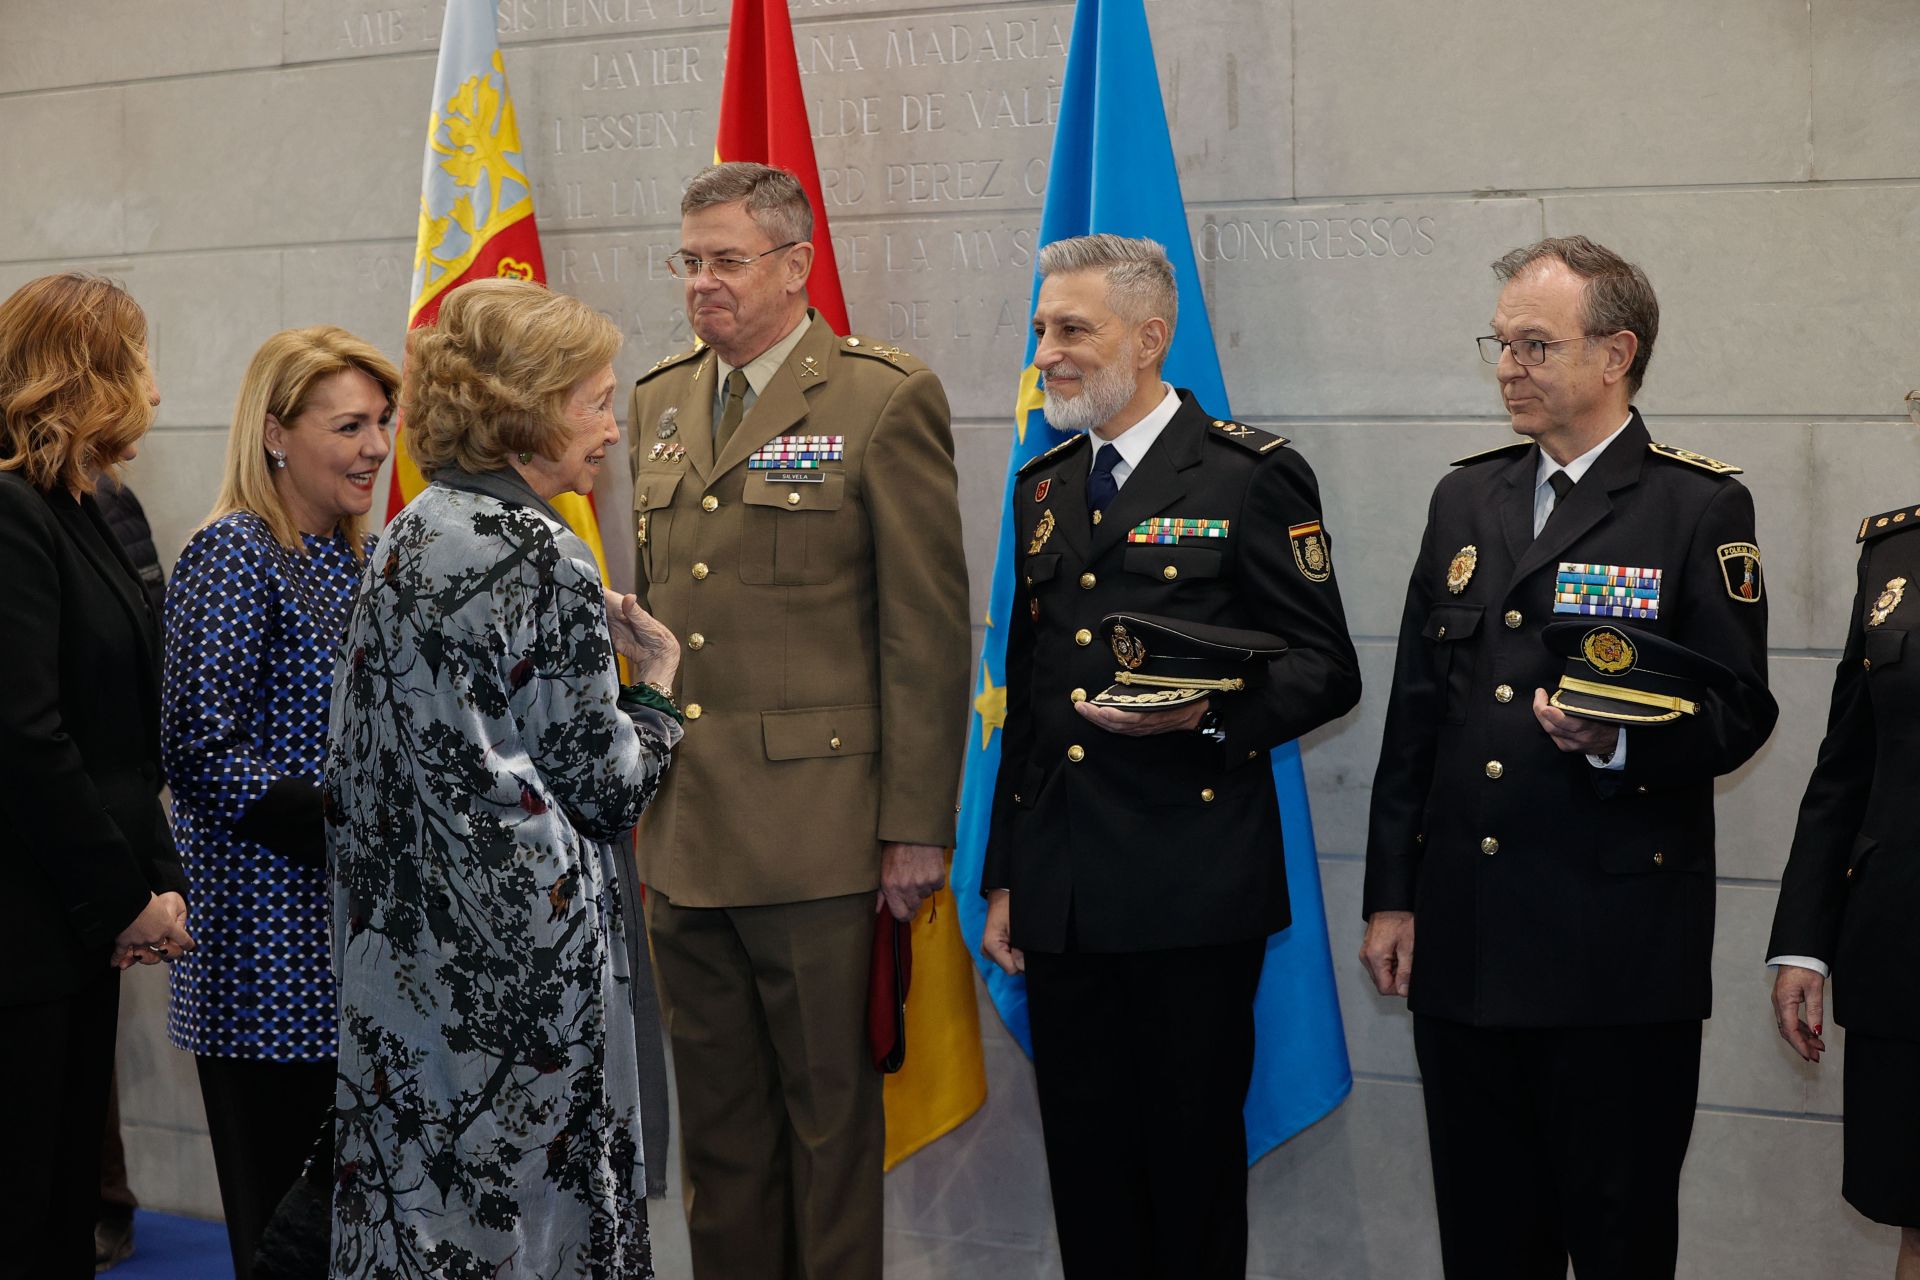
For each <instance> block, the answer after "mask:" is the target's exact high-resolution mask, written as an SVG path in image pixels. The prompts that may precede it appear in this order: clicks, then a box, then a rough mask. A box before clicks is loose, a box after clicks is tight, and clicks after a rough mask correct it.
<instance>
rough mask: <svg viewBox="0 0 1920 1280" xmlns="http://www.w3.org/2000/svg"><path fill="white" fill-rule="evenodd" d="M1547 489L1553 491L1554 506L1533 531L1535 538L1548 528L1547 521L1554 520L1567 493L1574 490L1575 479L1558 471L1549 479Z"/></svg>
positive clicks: (1550, 507)
mask: <svg viewBox="0 0 1920 1280" xmlns="http://www.w3.org/2000/svg"><path fill="white" fill-rule="evenodd" d="M1547 487H1548V488H1549V489H1552V490H1553V505H1552V506H1549V507H1548V508H1547V514H1546V515H1545V516H1543V517H1541V520H1540V525H1539V527H1538V528H1536V529H1535V530H1534V531H1533V536H1534V537H1536V538H1537V537H1539V536H1540V530H1541V529H1544V528H1546V527H1547V521H1548V520H1551V519H1553V513H1554V511H1555V509H1557V508H1558V507H1559V506H1560V504H1561V503H1562V502H1564V501H1565V500H1566V497H1567V492H1568V491H1569V490H1570V489H1572V488H1573V477H1572V476H1570V475H1568V474H1567V473H1566V472H1564V471H1556V472H1554V473H1553V474H1552V475H1550V476H1548V477H1547Z"/></svg>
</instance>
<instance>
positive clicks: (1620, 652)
mask: <svg viewBox="0 0 1920 1280" xmlns="http://www.w3.org/2000/svg"><path fill="white" fill-rule="evenodd" d="M1580 656H1581V657H1583V658H1585V659H1586V660H1587V665H1588V666H1590V667H1592V668H1593V669H1594V670H1595V671H1598V672H1599V673H1600V674H1601V675H1603V676H1617V675H1620V674H1621V673H1622V672H1627V671H1631V670H1633V664H1634V661H1635V659H1636V657H1637V656H1638V655H1636V654H1635V653H1634V650H1633V641H1631V640H1629V639H1627V638H1626V637H1625V636H1624V635H1622V634H1620V633H1619V632H1618V631H1615V630H1614V629H1613V628H1612V627H1595V628H1594V629H1593V630H1591V631H1589V632H1587V634H1586V635H1585V636H1583V637H1582V638H1581V640H1580Z"/></svg>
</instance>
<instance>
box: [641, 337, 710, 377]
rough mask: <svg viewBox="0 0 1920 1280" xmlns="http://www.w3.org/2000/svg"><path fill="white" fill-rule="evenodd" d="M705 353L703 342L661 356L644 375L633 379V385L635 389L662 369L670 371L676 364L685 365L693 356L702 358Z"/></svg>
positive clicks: (705, 345)
mask: <svg viewBox="0 0 1920 1280" xmlns="http://www.w3.org/2000/svg"><path fill="white" fill-rule="evenodd" d="M706 353H707V344H706V343H704V342H699V343H695V344H694V345H693V346H692V347H690V348H688V349H687V350H685V351H676V352H674V353H673V354H672V355H670V356H663V357H662V358H661V359H659V360H656V361H655V362H654V365H653V368H651V369H649V370H647V371H646V372H645V373H643V374H641V375H640V376H639V377H638V378H636V379H634V384H633V385H635V386H636V387H637V386H639V385H640V384H641V383H643V382H645V381H646V380H647V379H648V378H651V377H652V376H653V375H654V374H656V373H659V372H660V371H661V370H662V369H671V368H673V367H674V366H675V365H677V364H685V363H686V362H687V361H689V360H691V359H693V358H694V357H695V356H703V355H705V354H706Z"/></svg>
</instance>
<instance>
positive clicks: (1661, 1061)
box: [1362, 236, 1776, 1280]
mask: <svg viewBox="0 0 1920 1280" xmlns="http://www.w3.org/2000/svg"><path fill="white" fill-rule="evenodd" d="M1495 272H1496V274H1497V275H1498V277H1499V278H1500V279H1501V280H1503V281H1505V287H1504V288H1503V289H1502V291H1501V293H1500V298H1499V303H1498V305H1497V306H1496V307H1495V309H1494V316H1493V334H1492V335H1491V336H1489V337H1484V338H1481V339H1480V344H1481V348H1482V354H1483V356H1486V357H1487V358H1489V359H1490V360H1492V361H1497V363H1498V375H1499V381H1500V388H1501V393H1502V396H1503V398H1504V401H1505V404H1506V408H1507V411H1508V414H1509V415H1510V417H1511V419H1512V424H1513V429H1514V431H1515V432H1516V433H1518V434H1519V435H1521V436H1523V437H1526V438H1525V439H1523V440H1521V441H1519V442H1517V443H1514V444H1510V445H1507V446H1505V447H1503V448H1500V449H1496V450H1494V451H1492V452H1491V453H1487V454H1482V455H1479V456H1476V457H1473V458H1467V459H1463V460H1462V461H1461V462H1460V463H1458V464H1456V466H1457V470H1455V471H1454V472H1453V473H1452V474H1450V475H1448V476H1447V477H1445V478H1444V479H1443V480H1441V482H1440V484H1439V486H1438V487H1437V488H1436V489H1435V490H1434V494H1433V501H1432V504H1431V506H1430V507H1429V509H1428V515H1427V527H1426V532H1425V534H1424V535H1423V537H1422V539H1421V543H1420V553H1419V558H1418V559H1417V560H1416V561H1415V562H1414V568H1413V574H1412V577H1411V580H1410V581H1409V583H1408V585H1407V597H1406V610H1405V613H1404V615H1403V618H1402V621H1401V626H1400V644H1399V652H1398V654H1397V656H1396V659H1395V663H1394V676H1393V689H1392V693H1391V695H1390V697H1389V700H1388V704H1387V720H1386V727H1385V730H1384V732H1383V734H1382V739H1381V747H1380V764H1379V769H1378V771H1377V772H1376V773H1375V775H1374V784H1373V801H1372V814H1371V822H1370V828H1369V831H1368V839H1367V874H1366V886H1365V894H1364V898H1365V901H1364V907H1363V909H1364V911H1365V912H1366V914H1367V918H1368V926H1367V935H1366V942H1365V944H1364V946H1363V949H1362V960H1363V962H1364V963H1365V964H1366V966H1367V968H1368V970H1369V972H1370V973H1371V974H1372V975H1373V978H1374V981H1375V982H1376V984H1377V985H1378V987H1379V989H1380V991H1381V992H1382V993H1383V994H1388V995H1394V994H1398V995H1408V996H1410V997H1411V1004H1412V1008H1413V1014H1414V1022H1413V1034H1414V1047H1415V1050H1416V1052H1417V1054H1418V1056H1419V1062H1420V1071H1421V1077H1422V1083H1423V1086H1424V1089H1425V1096H1426V1109H1427V1134H1428V1142H1429V1147H1430V1154H1431V1157H1432V1162H1433V1180H1434V1194H1435V1198H1436V1200H1437V1203H1438V1209H1439V1214H1438V1216H1439V1221H1440V1245H1441V1253H1442V1256H1443V1258H1444V1261H1445V1266H1446V1274H1447V1275H1448V1276H1449V1277H1451V1278H1452V1280H1489V1278H1490V1277H1495V1278H1497V1277H1520V1278H1527V1277H1539V1278H1540V1280H1546V1278H1547V1277H1552V1280H1562V1278H1563V1277H1564V1276H1565V1275H1566V1271H1567V1260H1568V1257H1569V1256H1571V1257H1572V1260H1573V1265H1574V1269H1575V1271H1576V1272H1577V1274H1578V1275H1579V1276H1580V1280H1595V1278H1596V1277H1597V1278H1601V1280H1605V1278H1607V1277H1618V1278H1620V1280H1652V1278H1653V1277H1657V1276H1671V1275H1673V1272H1674V1265H1675V1250H1676V1248H1677V1243H1678V1232H1679V1217H1678V1206H1677V1198H1678V1194H1679V1183H1680V1166H1681V1163H1682V1161H1683V1160H1684V1159H1685V1156H1686V1151H1687V1142H1688V1138H1689V1136H1690V1134H1691V1132H1692V1125H1693V1107H1694V1095H1695V1091H1696V1088H1697V1086H1698V1082H1699V1069H1700V1032H1701V1020H1702V1019H1704V1018H1705V1017H1706V1016H1707V1014H1708V1011H1709V1004H1710V990H1709V960H1710V957H1711V953H1712V949H1713V907H1714V870H1713V868H1714V846H1713V780H1714V779H1715V778H1717V777H1719V776H1720V775H1722V774H1725V773H1729V772H1731V771H1733V770H1734V769H1736V768H1738V767H1739V766H1740V765H1741V764H1742V763H1743V762H1745V761H1746V759H1747V758H1748V757H1749V756H1751V755H1752V754H1753V753H1754V752H1755V751H1756V750H1757V749H1759V747H1760V745H1761V743H1763V742H1764V741H1765V740H1766V737H1767V734H1768V733H1769V732H1770V731H1771V730H1772V728H1773V722H1774V718H1775V715H1776V708H1775V705H1774V701H1773V698H1772V696H1771V695H1770V694H1769V693H1768V692H1767V676H1766V639H1767V605H1766V599H1765V582H1764V578H1763V575H1762V571H1761V559H1760V550H1759V548H1758V547H1757V546H1756V545H1755V542H1754V528H1753V502H1752V499H1751V498H1750V497H1749V496H1748V494H1747V490H1746V488H1745V487H1744V486H1742V485H1741V483H1740V482H1739V481H1738V480H1736V479H1734V478H1733V473H1734V472H1736V471H1738V470H1739V468H1737V467H1733V466H1729V465H1727V464H1724V463H1719V462H1715V461H1714V460H1713V459H1711V458H1705V457H1702V456H1701V455H1699V454H1694V453H1690V452H1688V451H1687V450H1684V449H1677V448H1670V447H1668V446H1665V445H1659V444H1654V443H1652V442H1651V440H1650V439H1649V437H1648V434H1647V428H1646V425H1645V424H1644V423H1643V422H1642V421H1641V419H1640V414H1639V412H1638V411H1637V410H1635V409H1634V408H1633V407H1632V405H1631V403H1630V402H1631V397H1632V396H1633V394H1634V392H1635V391H1636V390H1637V389H1638V387H1639V385H1640V381H1641V378H1642V377H1643V376H1644V374H1645V372H1646V368H1647V362H1648V360H1649V358H1650V357H1651V355H1652V351H1653V341H1654V336H1655V334H1656V332H1657V330H1658V326H1659V306H1658V303H1657V302H1656V301H1655V298H1654V294H1653V288H1652V286H1651V285H1650V284H1649V283H1648V281H1647V278H1646V275H1645V273H1643V272H1642V271H1641V270H1640V269H1639V268H1638V267H1635V266H1633V265H1631V264H1630V263H1627V262H1625V261H1623V260H1622V259H1621V258H1620V257H1619V256H1618V255H1616V254H1614V253H1612V252H1611V251H1610V250H1607V249H1606V248H1604V247H1602V246H1600V245H1596V244H1594V243H1592V242H1591V241H1589V240H1587V239H1586V238H1585V237H1579V236H1575V237H1569V238H1565V239H1557V240H1547V241H1542V242H1541V243H1539V244H1536V245H1532V246H1530V247H1528V248H1525V249H1519V250H1515V251H1514V252H1513V253H1511V254H1508V255H1507V256H1506V257H1504V258H1502V259H1501V260H1500V261H1499V262H1497V263H1496V264H1495ZM1568 619H1575V620H1578V619H1591V620H1592V622H1593V624H1594V625H1595V627H1599V626H1601V625H1602V624H1604V623H1606V622H1608V621H1613V620H1617V621H1620V622H1624V623H1626V624H1627V625H1628V626H1630V627H1632V628H1635V629H1637V630H1640V631H1644V632H1646V633H1649V634H1651V635H1654V636H1658V637H1663V638H1665V639H1668V640H1672V641H1674V642H1675V643H1677V644H1678V645H1680V646H1682V647H1684V648H1685V649H1687V650H1690V651H1691V652H1693V653H1695V654H1699V655H1701V656H1703V657H1705V658H1708V659H1711V660H1713V661H1714V662H1717V663H1719V664H1721V665H1722V666H1724V667H1725V668H1727V669H1729V671H1730V672H1731V675H1730V677H1729V679H1728V681H1727V682H1726V683H1724V684H1723V685H1721V686H1719V687H1713V688H1709V689H1707V690H1706V691H1705V692H1704V693H1703V695H1702V697H1701V699H1700V701H1699V704H1698V708H1697V711H1696V712H1695V713H1693V714H1684V715H1680V716H1678V717H1676V718H1674V719H1673V720H1671V721H1670V722H1667V723H1661V724H1655V723H1653V722H1651V721H1650V722H1649V723H1647V724H1646V725H1636V726H1635V727H1632V728H1628V729H1625V730H1622V729H1620V727H1619V726H1618V725H1617V724H1613V723H1608V722H1603V721H1601V720H1597V719H1591V718H1585V717H1576V716H1572V715H1568V714H1567V713H1565V712H1563V711H1561V710H1560V709H1558V708H1557V707H1555V706H1553V705H1551V704H1550V703H1549V701H1548V697H1547V690H1548V689H1550V688H1552V687H1554V686H1555V685H1556V684H1557V682H1558V680H1559V678H1560V676H1561V674H1562V671H1563V668H1564V658H1563V657H1562V656H1561V655H1559V654H1557V653H1555V652H1553V651H1551V650H1549V649H1548V648H1547V646H1546V645H1545V644H1544V643H1543V642H1542V637H1541V633H1542V630H1543V629H1544V628H1545V627H1546V625H1547V624H1548V623H1550V622H1553V621H1556V620H1568ZM1416 922H1417V923H1418V946H1417V947H1416V945H1415V924H1416Z"/></svg>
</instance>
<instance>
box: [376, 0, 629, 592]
mask: <svg viewBox="0 0 1920 1280" xmlns="http://www.w3.org/2000/svg"><path fill="white" fill-rule="evenodd" d="M488 276H512V277H515V278H518V279H521V280H533V281H536V282H538V283H540V284H545V283H546V282H547V268H546V263H545V262H544V261H543V260H542V258H541V256H540V232H539V229H538V228H537V227H536V226H535V225H534V220H533V179H532V178H530V177H529V176H528V175H527V168H526V158H525V157H524V156H523V155H522V154H521V151H520V126H519V124H518V123H517V122H516V120H515V119H514V114H513V99H512V98H511V97H510V96H509V95H508V93H507V69H506V66H505V65H504V64H503V63H502V62H501V61H500V40H499V37H498V36H497V35H496V34H495V33H494V4H493V0H447V16H446V21H445V22H444V23H443V24H442V26H441V28H440V63H439V67H438V69H437V70H436V71H435V73H434V77H433V106H432V109H431V111H430V112H429V114H428V117H427V158H426V167H425V172H424V173H423V175H422V177H421V179H420V231H419V234H418V236H417V237H416V238H415V240H414V245H413V302H412V305H411V306H410V307H409V308H408V312H407V327H408V328H409V329H413V328H417V327H419V326H420V325H423V324H432V323H433V321H434V317H436V316H438V315H439V314H440V299H441V298H443V297H445V296H446V293H447V291H448V290H449V289H452V288H454V287H455V286H457V285H462V284H465V283H466V282H467V281H469V280H481V279H485V278H486V277H488ZM425 487H426V479H425V477H423V476H422V475H421V474H420V469H419V468H418V467H416V466H415V465H414V464H413V459H412V458H411V457H409V456H408V452H407V443H406V435H405V433H401V434H400V435H399V436H398V437H397V438H396V439H395V441H394V446H393V481H392V484H391V486H390V488H389V489H388V492H387V519H389V520H391V519H393V517H394V516H396V515H398V514H399V512H400V508H402V507H404V506H406V505H407V503H409V502H411V501H412V500H413V498H414V495H415V494H417V493H419V492H420V490H422V489H423V488H425ZM553 508H554V510H555V511H558V512H559V513H560V515H561V517H562V518H563V519H564V520H566V522H567V523H568V524H569V525H571V526H572V527H573V531H574V532H575V533H577V534H579V535H580V537H581V538H582V539H583V540H585V542H586V544H587V545H588V546H589V547H591V548H592V549H593V558H594V559H595V560H596V561H598V562H599V565H600V576H601V577H602V578H603V579H604V578H605V577H606V574H607V556H606V549H605V547H604V546H603V545H602V543H601V541H600V523H599V520H598V519H597V518H596V517H595V516H594V511H593V500H592V499H591V498H583V497H581V496H580V495H579V494H575V493H563V494H561V495H560V496H559V497H558V498H556V499H554V502H553Z"/></svg>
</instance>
